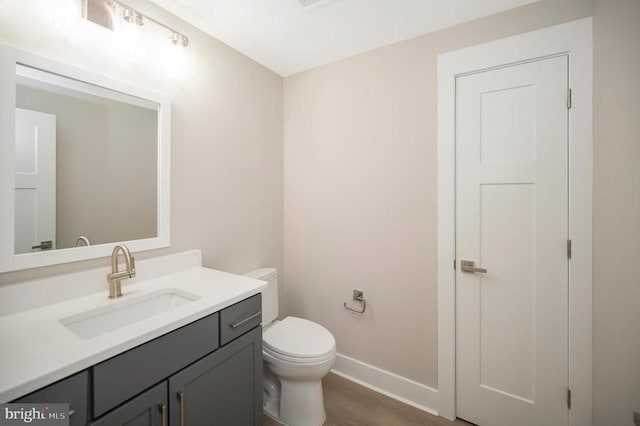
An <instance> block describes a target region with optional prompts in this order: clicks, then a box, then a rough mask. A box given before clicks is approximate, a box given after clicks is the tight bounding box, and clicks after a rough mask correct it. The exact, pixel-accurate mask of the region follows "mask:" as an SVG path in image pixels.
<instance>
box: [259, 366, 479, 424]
mask: <svg viewBox="0 0 640 426" xmlns="http://www.w3.org/2000/svg"><path fill="white" fill-rule="evenodd" d="M322 387H323V389H324V405H325V410H326V411H327V421H326V422H325V426H413V425H416V426H418V425H420V426H451V425H458V426H462V425H469V424H468V423H465V422H463V421H456V422H450V421H449V420H446V419H444V418H442V417H437V416H433V415H431V414H428V413H425V412H424V411H421V410H418V409H417V408H414V407H411V406H409V405H406V404H403V403H401V402H399V401H396V400H395V399H392V398H389V397H386V396H384V395H382V394H379V393H377V392H374V391H372V390H370V389H367V388H365V387H363V386H360V385H358V384H356V383H353V382H351V381H349V380H346V379H343V378H342V377H340V376H336V375H335V374H329V375H328V376H327V377H325V378H324V379H323V380H322ZM277 425H278V423H277V422H275V421H273V420H271V419H269V418H268V417H266V416H265V419H264V426H277Z"/></svg>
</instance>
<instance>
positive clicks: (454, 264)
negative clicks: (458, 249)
mask: <svg viewBox="0 0 640 426" xmlns="http://www.w3.org/2000/svg"><path fill="white" fill-rule="evenodd" d="M453 270H454V271H455V270H456V260H455V259H453Z"/></svg>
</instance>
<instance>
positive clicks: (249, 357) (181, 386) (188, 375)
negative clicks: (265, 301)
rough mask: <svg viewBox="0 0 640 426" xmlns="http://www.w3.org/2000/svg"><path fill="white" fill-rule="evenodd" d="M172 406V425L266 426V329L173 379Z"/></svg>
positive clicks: (238, 339)
mask: <svg viewBox="0 0 640 426" xmlns="http://www.w3.org/2000/svg"><path fill="white" fill-rule="evenodd" d="M258 323H259V322H258ZM169 406H170V410H169V411H170V418H171V421H170V425H171V426H214V425H221V426H250V425H254V426H258V425H262V328H261V327H257V328H254V329H253V330H252V331H250V332H248V333H246V334H244V335H243V336H241V337H239V338H237V339H235V340H234V341H232V342H231V343H229V344H227V345H226V346H223V347H222V348H220V349H218V350H217V351H215V352H214V353H212V354H211V355H208V356H206V357H205V358H203V359H201V360H200V361H198V362H196V363H195V364H193V365H191V366H189V367H187V368H185V369H184V370H182V371H180V372H179V373H177V374H175V375H173V376H171V377H170V378H169Z"/></svg>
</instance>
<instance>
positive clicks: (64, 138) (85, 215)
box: [0, 48, 170, 272]
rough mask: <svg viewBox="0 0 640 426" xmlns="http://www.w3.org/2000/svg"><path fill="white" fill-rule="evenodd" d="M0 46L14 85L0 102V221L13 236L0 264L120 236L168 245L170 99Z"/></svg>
mask: <svg viewBox="0 0 640 426" xmlns="http://www.w3.org/2000/svg"><path fill="white" fill-rule="evenodd" d="M0 53H2V62H1V63H0V64H1V65H0V66H2V68H3V69H2V70H0V78H1V79H2V81H1V85H2V87H3V89H4V88H9V87H10V88H11V93H12V94H13V95H14V96H11V99H12V100H13V103H12V105H11V107H10V106H9V102H3V103H2V105H1V106H0V107H1V108H3V109H4V110H3V111H1V112H2V113H3V114H4V113H6V114H7V115H10V116H12V117H13V118H14V120H13V123H12V124H13V129H12V130H13V131H12V132H2V134H0V137H2V140H1V143H0V145H2V149H3V150H4V151H2V152H7V153H9V155H8V156H7V157H6V158H5V159H4V160H0V166H1V167H2V169H3V173H2V174H1V175H0V189H1V191H0V195H1V198H2V199H3V204H4V207H3V208H2V211H1V212H0V227H2V234H3V235H7V236H9V237H12V238H8V239H9V240H11V247H8V243H7V241H5V242H4V243H2V246H3V247H1V248H0V272H1V271H3V270H15V269H24V268H29V267H35V266H44V265H50V264H55V263H63V262H70V261H75V260H83V259H88V258H92V257H100V256H106V255H108V254H110V252H111V250H112V248H113V246H114V245H115V244H116V243H121V242H124V243H126V244H128V245H129V248H130V249H131V250H132V251H136V250H146V249H150V248H159V247H166V246H168V245H169V235H168V234H169V229H168V228H169V226H168V213H169V212H168V210H169V205H168V199H169V197H168V180H169V179H168V178H169V170H168V163H169V161H168V158H169V108H170V106H169V103H168V101H167V100H166V99H165V98H164V97H162V96H160V95H157V94H154V93H151V92H147V91H145V90H143V89H139V88H135V87H132V86H128V85H125V84H123V83H121V82H116V81H111V80H109V79H107V78H105V77H102V76H98V75H94V74H90V73H87V72H85V71H82V70H78V69H73V68H71V67H68V66H66V65H64V64H59V63H55V62H53V61H49V60H46V59H43V58H39V57H36V56H33V55H30V54H27V53H25V52H21V51H18V50H15V49H10V48H2V49H0ZM7 57H9V58H7ZM6 59H10V61H7V60H6ZM9 64H11V65H13V71H12V75H11V76H10V75H9V70H8V66H9ZM8 80H11V81H8ZM8 171H9V173H7V172H8ZM9 193H11V195H9V196H8V197H7V195H8V194H9ZM9 205H10V206H11V212H9V207H8V206H9ZM9 214H11V216H13V217H12V218H11V217H8V216H9ZM11 219H13V220H11ZM8 252H10V253H11V255H12V259H9V258H8V256H7V255H6V254H7V253H8ZM3 253H5V254H4V256H3V255H2V254H3Z"/></svg>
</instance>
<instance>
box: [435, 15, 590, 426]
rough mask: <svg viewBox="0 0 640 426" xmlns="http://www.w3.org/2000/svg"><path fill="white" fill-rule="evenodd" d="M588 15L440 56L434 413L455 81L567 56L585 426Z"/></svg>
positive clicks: (445, 375) (450, 284)
mask: <svg viewBox="0 0 640 426" xmlns="http://www.w3.org/2000/svg"><path fill="white" fill-rule="evenodd" d="M592 45H593V41H592V18H585V19H580V20H577V21H573V22H569V23H566V24H561V25H557V26H554V27H549V28H544V29H541V30H538V31H533V32H530V33H526V34H522V35H517V36H514V37H509V38H505V39H502V40H497V41H494V42H490V43H486V44H481V45H478V46H473V47H469V48H465V49H462V50H457V51H453V52H448V53H444V54H442V55H439V56H438V273H437V277H438V278H437V280H438V414H439V415H440V416H443V417H446V418H448V419H451V420H453V419H454V418H455V417H456V355H455V354H456V339H455V333H456V322H455V308H456V291H455V290H456V288H455V271H454V269H453V265H454V260H455V176H456V168H455V158H456V156H455V153H456V151H455V99H456V91H455V83H456V78H457V77H459V76H462V75H465V74H470V73H476V72H479V71H486V70H490V69H495V68H500V67H503V66H505V65H515V64H518V63H524V62H529V61H531V60H536V59H543V58H547V57H553V56H558V55H568V57H569V87H570V88H571V90H572V98H573V100H572V105H571V109H570V110H569V176H568V180H569V182H568V185H569V215H568V216H569V238H570V239H571V240H572V243H573V244H572V246H573V250H572V256H571V260H570V261H569V295H568V300H569V311H568V312H569V313H568V326H569V330H568V332H569V334H568V336H569V337H568V339H569V341H568V353H569V359H568V360H567V361H568V384H569V388H570V389H571V399H572V401H571V409H570V410H569V426H578V425H582V426H590V425H591V418H592V414H591V406H592V341H593V335H592V328H593V326H592V317H593V312H592V310H593V308H592V306H593V305H592V304H593V272H592V268H593V257H592V251H593V242H592V233H593V232H592V224H593V212H592V209H593V201H592V189H593V128H592V117H593V47H592Z"/></svg>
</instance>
